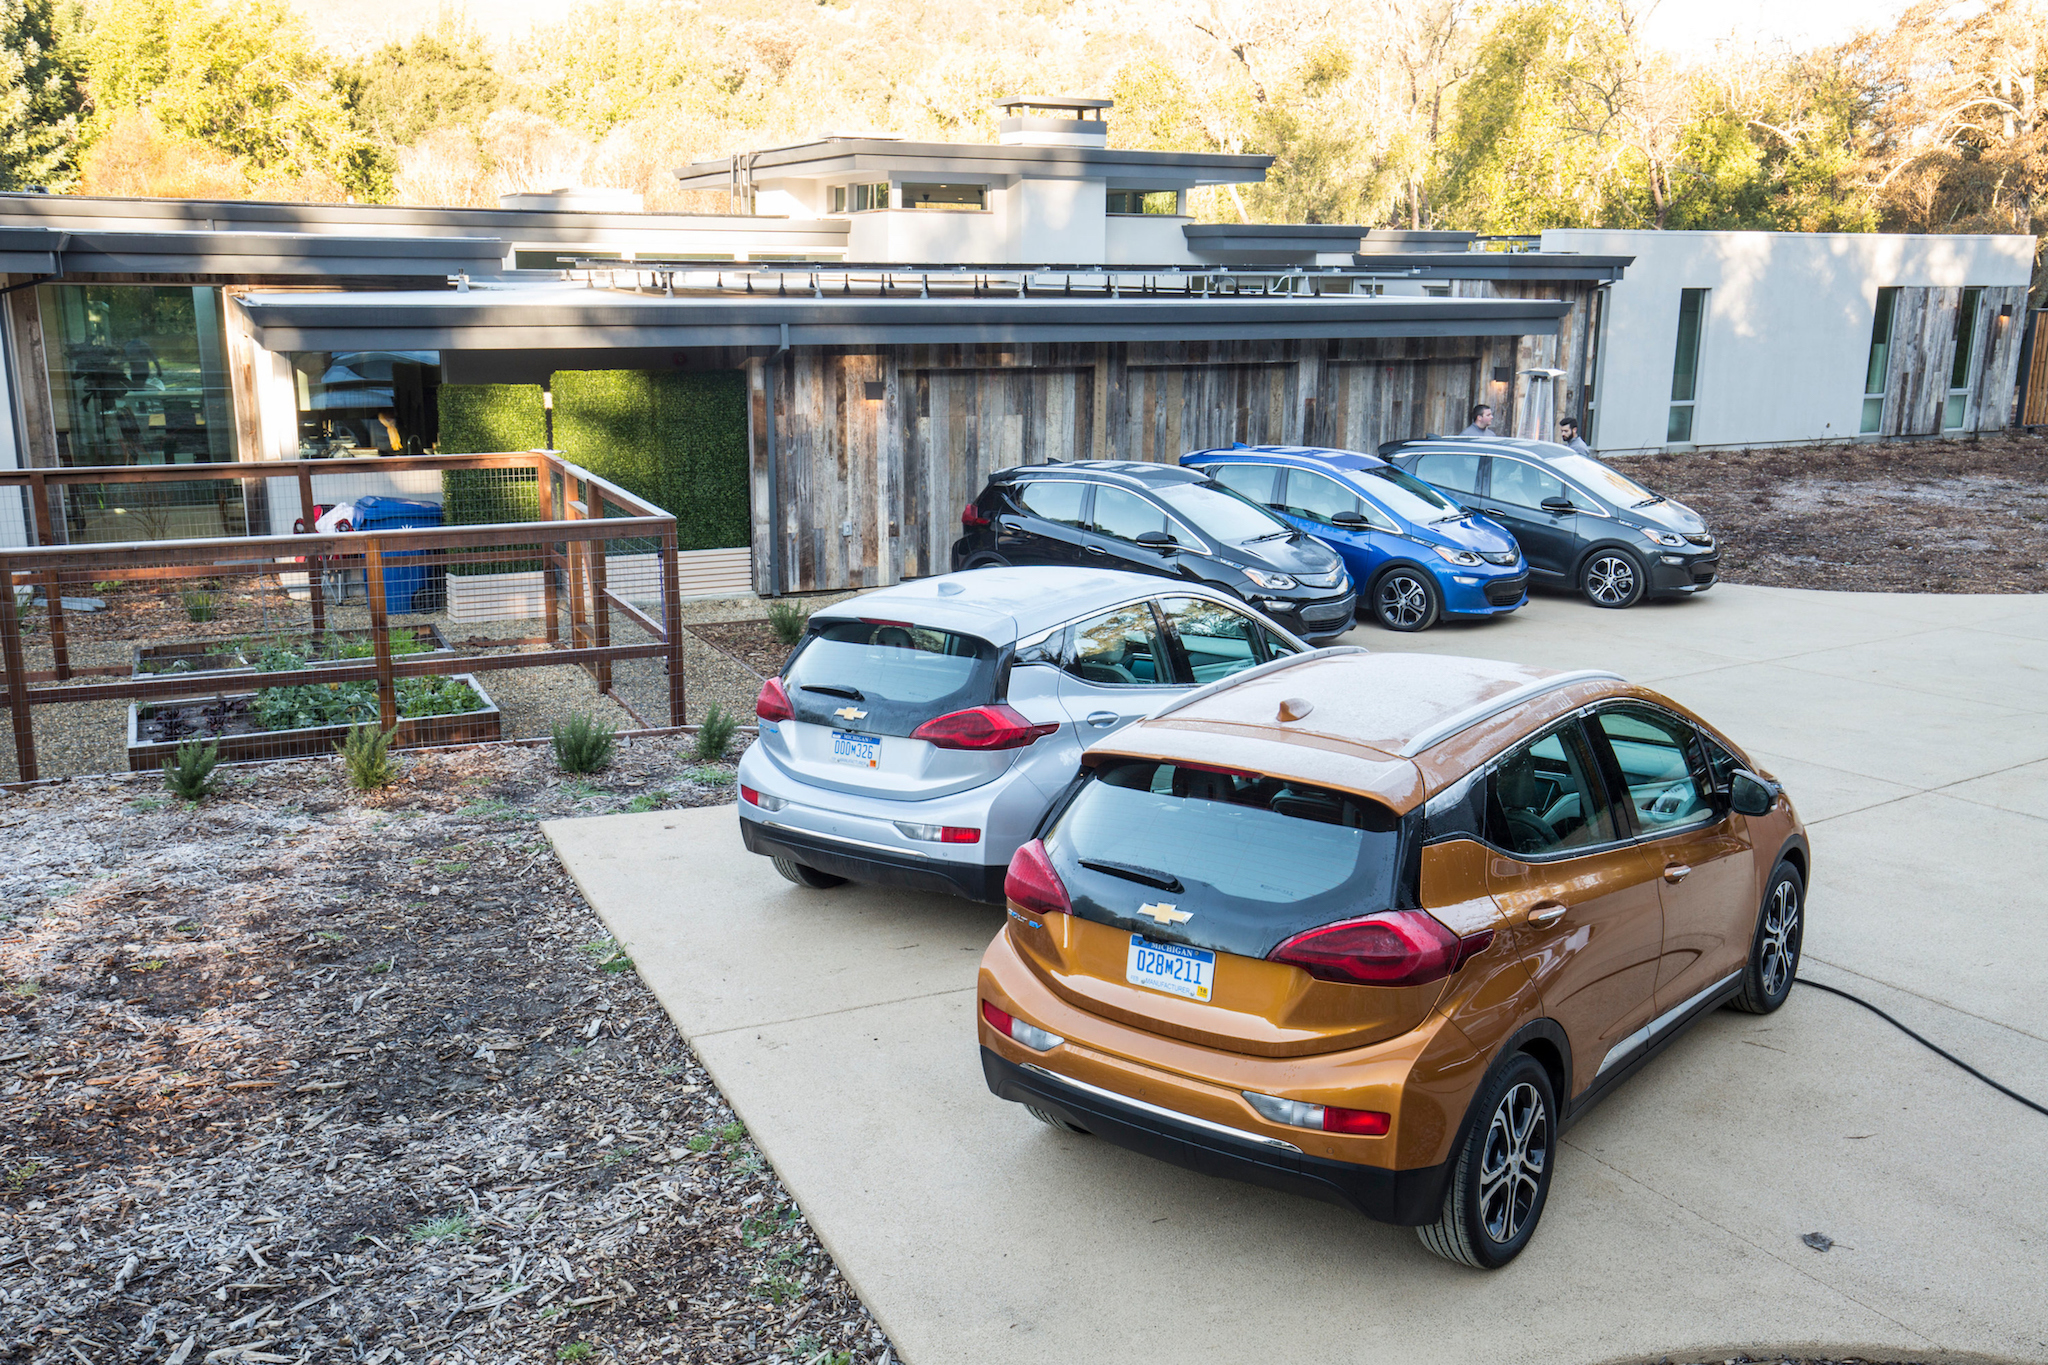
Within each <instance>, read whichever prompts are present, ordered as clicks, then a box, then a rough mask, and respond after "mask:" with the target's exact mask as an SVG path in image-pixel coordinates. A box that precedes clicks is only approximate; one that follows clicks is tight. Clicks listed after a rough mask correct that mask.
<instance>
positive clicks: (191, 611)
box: [178, 592, 217, 621]
mask: <svg viewBox="0 0 2048 1365" xmlns="http://www.w3.org/2000/svg"><path fill="white" fill-rule="evenodd" d="M178 600H179V601H181V602H183V603H184V604H185V619H186V620H188V621H211V620H212V619H213V618H214V616H215V614H216V611H217V608H216V605H215V602H214V599H213V594H212V593H210V592H181V593H179V594H178Z"/></svg>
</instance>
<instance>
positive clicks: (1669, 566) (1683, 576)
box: [1649, 549, 1721, 597]
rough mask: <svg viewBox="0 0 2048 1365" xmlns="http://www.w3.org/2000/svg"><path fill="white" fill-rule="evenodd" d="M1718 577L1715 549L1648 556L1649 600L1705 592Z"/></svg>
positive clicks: (1719, 568) (1719, 558)
mask: <svg viewBox="0 0 2048 1365" xmlns="http://www.w3.org/2000/svg"><path fill="white" fill-rule="evenodd" d="M1720 574H1721V555H1720V552H1719V551H1718V550H1705V551H1702V550H1693V551H1690V552H1685V551H1678V550H1663V549H1660V550H1658V551H1657V552H1656V553H1655V554H1654V555H1652V556H1650V591H1649V595H1650V596H1651V597H1686V596H1690V595H1692V594H1693V593H1701V592H1705V591H1706V590H1707V589H1708V588H1711V587H1713V586H1714V584H1715V582H1716V581H1717V580H1718V579H1719V577H1720Z"/></svg>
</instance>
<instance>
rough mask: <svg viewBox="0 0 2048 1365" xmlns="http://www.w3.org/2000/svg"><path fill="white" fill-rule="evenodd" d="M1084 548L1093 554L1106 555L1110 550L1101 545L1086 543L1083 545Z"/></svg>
mask: <svg viewBox="0 0 2048 1365" xmlns="http://www.w3.org/2000/svg"><path fill="white" fill-rule="evenodd" d="M1082 548H1083V549H1085V550H1086V551H1088V553H1089V554H1091V555H1106V554H1108V553H1109V551H1107V550H1105V549H1103V548H1102V547H1101V546H1100V545H1084V546H1082Z"/></svg>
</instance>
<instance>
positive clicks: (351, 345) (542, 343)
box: [243, 290, 1570, 351]
mask: <svg viewBox="0 0 2048 1365" xmlns="http://www.w3.org/2000/svg"><path fill="white" fill-rule="evenodd" d="M508 293H509V291H504V290H472V291H471V292H469V293H467V294H450V293H448V292H447V291H435V292H432V293H384V294H356V295H348V294H317V295H316V294H277V295H264V294H260V293H258V294H250V295H246V296H244V298H243V303H244V305H245V306H246V307H247V308H248V310H249V314H250V317H251V320H252V321H253V323H254V325H255V328H256V332H257V335H258V337H259V338H260V339H261V341H262V343H263V345H264V346H265V347H266V348H268V349H270V350H273V351H327V350H332V351H343V350H377V349H383V350H526V349H537V348H548V347H561V348H587V347H600V348H601V347H646V348H666V349H684V348H691V347H765V348H768V349H771V350H772V349H775V348H776V347H779V346H783V345H789V346H885V345H930V344H945V345H976V344H982V345H986V344H1002V343H1021V342H1052V341H1233V340H1245V341H1248V340H1316V339H1330V338H1338V337H1445V336H1554V335H1556V334H1557V331H1558V329H1559V325H1560V320H1561V319H1562V318H1563V317H1564V315H1565V314H1566V313H1567V312H1568V311H1569V310H1570V305H1569V304H1568V303H1565V302H1562V301H1559V300H1552V299H1420V298H1345V297H1335V298H1333V297H1330V296H1325V297H1322V298H1306V299H1303V298H1274V297H1270V296H1268V297H1255V296H1239V297H1232V298H1196V299H1187V298H1180V299H1160V298H1143V297H1131V296H1125V297H1121V298H1093V299H1075V298H1058V299H1035V298H1034V299H1018V298H998V299H986V298H984V299H957V298H956V299H945V298H937V299H916V298H903V299H875V298H859V297H855V298H845V299H832V298H825V299H814V298H796V299H783V298H752V299H731V298H687V297H686V298H675V299H668V298H634V297H632V296H630V295H628V296H620V295H616V294H610V293H603V292H597V291H578V290H567V291H563V290H552V291H550V292H549V294H548V295H546V296H542V297H534V298H529V299H519V298H515V297H508Z"/></svg>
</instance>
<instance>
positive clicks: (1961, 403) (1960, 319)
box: [1941, 289, 1984, 431]
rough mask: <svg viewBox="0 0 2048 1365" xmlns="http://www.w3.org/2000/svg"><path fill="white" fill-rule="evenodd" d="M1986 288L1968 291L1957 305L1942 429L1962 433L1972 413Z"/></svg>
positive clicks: (1942, 413) (1942, 414) (1942, 415)
mask: <svg viewBox="0 0 2048 1365" xmlns="http://www.w3.org/2000/svg"><path fill="white" fill-rule="evenodd" d="M1983 299H1984V291H1983V290H1982V289H1965V290H1964V291H1963V297H1962V300H1961V301H1960V302H1959V303H1958V304H1957V306H1956V335H1955V358H1954V359H1952V360H1951V361H1950V362H1949V369H1948V403H1947V404H1946V405H1945V406H1944V407H1943V408H1942V412H1941V429H1942V430H1943V431H1960V430H1962V427H1963V422H1964V419H1965V418H1966V417H1967V416H1968V414H1969V410H1970V380H1971V378H1972V377H1974V375H1975V374H1976V370H1977V354H1976V352H1977V310H1978V308H1979V306H1980V305H1981V304H1982V303H1983Z"/></svg>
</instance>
